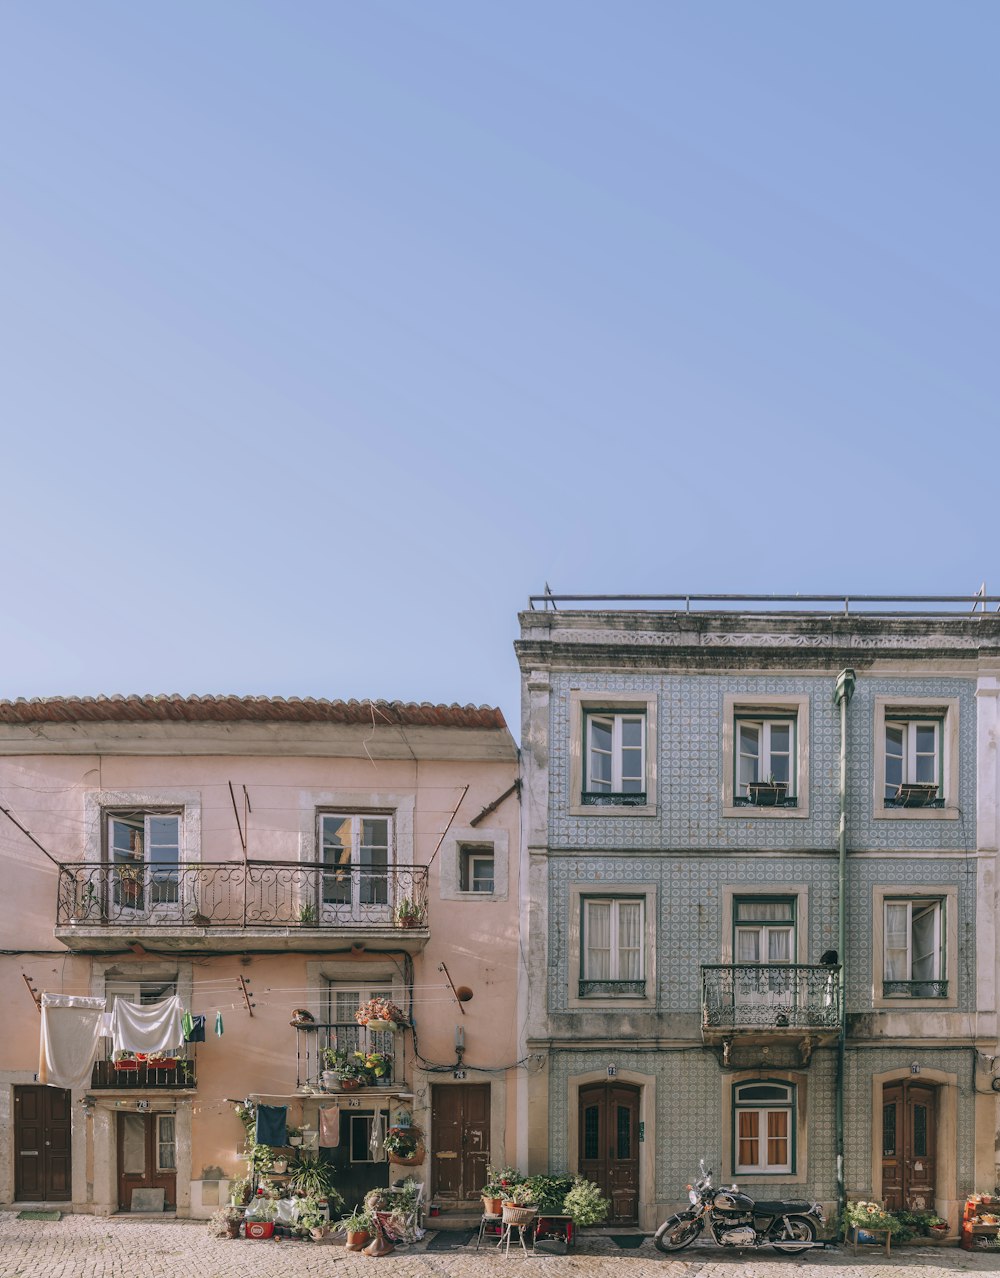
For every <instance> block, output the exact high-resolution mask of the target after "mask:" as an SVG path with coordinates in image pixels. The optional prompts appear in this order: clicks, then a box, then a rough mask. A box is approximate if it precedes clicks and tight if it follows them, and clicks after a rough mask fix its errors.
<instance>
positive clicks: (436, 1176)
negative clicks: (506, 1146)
mask: <svg viewBox="0 0 1000 1278" xmlns="http://www.w3.org/2000/svg"><path fill="white" fill-rule="evenodd" d="M431 1147H432V1149H433V1151H434V1153H433V1158H432V1172H431V1196H432V1197H433V1198H440V1199H442V1200H443V1201H445V1202H475V1201H476V1199H478V1197H479V1191H480V1190H481V1189H482V1187H483V1186H484V1185H485V1184H486V1165H487V1163H489V1161H490V1085H489V1083H457V1084H455V1085H442V1084H438V1085H437V1086H434V1087H432V1088H431Z"/></svg>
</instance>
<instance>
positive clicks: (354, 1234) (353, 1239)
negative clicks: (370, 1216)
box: [346, 1229, 372, 1251]
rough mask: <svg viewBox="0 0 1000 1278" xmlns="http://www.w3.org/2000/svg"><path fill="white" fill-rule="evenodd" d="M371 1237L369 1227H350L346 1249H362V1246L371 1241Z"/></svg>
mask: <svg viewBox="0 0 1000 1278" xmlns="http://www.w3.org/2000/svg"><path fill="white" fill-rule="evenodd" d="M371 1237H372V1236H371V1234H370V1233H369V1232H368V1230H367V1229H349V1230H348V1231H347V1243H346V1249H347V1250H348V1251H360V1250H361V1249H362V1247H367V1245H368V1244H369V1243H370V1242H371Z"/></svg>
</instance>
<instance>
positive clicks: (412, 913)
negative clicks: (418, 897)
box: [396, 896, 424, 927]
mask: <svg viewBox="0 0 1000 1278" xmlns="http://www.w3.org/2000/svg"><path fill="white" fill-rule="evenodd" d="M423 921H424V907H423V906H422V905H419V904H418V903H417V902H416V901H411V900H410V899H409V897H406V896H404V897H403V899H402V900H401V901H400V903H399V904H398V905H397V906H396V925H397V926H398V927H420V925H421V924H422V923H423Z"/></svg>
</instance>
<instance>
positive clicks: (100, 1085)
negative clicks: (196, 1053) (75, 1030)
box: [90, 1056, 197, 1092]
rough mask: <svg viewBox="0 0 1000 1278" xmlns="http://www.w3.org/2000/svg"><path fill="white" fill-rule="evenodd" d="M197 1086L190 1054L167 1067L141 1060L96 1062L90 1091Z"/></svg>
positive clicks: (171, 1088) (180, 1088) (177, 1088)
mask: <svg viewBox="0 0 1000 1278" xmlns="http://www.w3.org/2000/svg"><path fill="white" fill-rule="evenodd" d="M196 1086H197V1079H196V1077H195V1064H194V1058H193V1057H187V1056H181V1057H177V1058H174V1064H173V1065H171V1066H170V1067H169V1068H165V1067H164V1066H162V1065H161V1066H155V1065H147V1064H146V1063H145V1062H143V1061H138V1060H137V1061H119V1062H118V1064H115V1063H114V1062H113V1061H110V1060H107V1061H95V1062H94V1069H93V1073H92V1074H91V1076H90V1087H91V1090H92V1091H109V1090H115V1091H144V1092H145V1091H161V1092H162V1091H191V1090H192V1089H193V1088H195V1087H196Z"/></svg>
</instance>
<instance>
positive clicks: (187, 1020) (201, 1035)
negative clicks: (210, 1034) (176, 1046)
mask: <svg viewBox="0 0 1000 1278" xmlns="http://www.w3.org/2000/svg"><path fill="white" fill-rule="evenodd" d="M181 1024H182V1025H183V1027H184V1041H185V1042H186V1043H204V1041H205V1018H204V1016H193V1015H192V1014H191V1013H190V1012H185V1013H184V1019H183V1021H182V1022H181Z"/></svg>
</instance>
